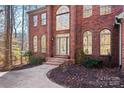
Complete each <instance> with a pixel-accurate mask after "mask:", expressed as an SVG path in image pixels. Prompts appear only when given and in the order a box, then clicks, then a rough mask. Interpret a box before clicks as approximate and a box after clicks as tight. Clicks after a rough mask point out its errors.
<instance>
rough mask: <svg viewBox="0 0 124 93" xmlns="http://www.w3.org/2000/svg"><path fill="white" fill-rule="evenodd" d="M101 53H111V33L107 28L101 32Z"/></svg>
mask: <svg viewBox="0 0 124 93" xmlns="http://www.w3.org/2000/svg"><path fill="white" fill-rule="evenodd" d="M100 54H101V55H109V54H111V33H110V31H109V30H107V29H105V30H103V31H101V33H100Z"/></svg>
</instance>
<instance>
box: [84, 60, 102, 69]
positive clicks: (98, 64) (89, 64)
mask: <svg viewBox="0 0 124 93" xmlns="http://www.w3.org/2000/svg"><path fill="white" fill-rule="evenodd" d="M83 65H84V66H85V67H86V68H102V66H103V64H102V61H99V60H96V59H88V60H85V61H84V62H83Z"/></svg>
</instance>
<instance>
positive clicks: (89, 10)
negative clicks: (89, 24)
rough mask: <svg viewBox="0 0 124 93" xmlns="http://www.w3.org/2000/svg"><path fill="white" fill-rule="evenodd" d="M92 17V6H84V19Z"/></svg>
mask: <svg viewBox="0 0 124 93" xmlns="http://www.w3.org/2000/svg"><path fill="white" fill-rule="evenodd" d="M90 16H92V5H84V6H83V17H84V18H86V17H90Z"/></svg>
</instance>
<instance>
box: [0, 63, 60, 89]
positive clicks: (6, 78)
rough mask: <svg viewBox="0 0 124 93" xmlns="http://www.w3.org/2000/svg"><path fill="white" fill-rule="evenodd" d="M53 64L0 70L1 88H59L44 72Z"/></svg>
mask: <svg viewBox="0 0 124 93" xmlns="http://www.w3.org/2000/svg"><path fill="white" fill-rule="evenodd" d="M55 67H56V66H53V65H45V64H44V65H40V66H36V67H33V68H29V69H24V70H17V71H10V72H0V87H1V88H61V87H62V86H59V85H58V84H55V83H53V82H52V81H50V80H49V79H48V78H47V76H46V73H47V72H48V71H49V70H51V69H53V68H55Z"/></svg>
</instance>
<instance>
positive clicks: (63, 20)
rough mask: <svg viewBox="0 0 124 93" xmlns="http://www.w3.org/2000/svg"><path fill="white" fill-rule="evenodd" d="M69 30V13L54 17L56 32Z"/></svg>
mask: <svg viewBox="0 0 124 93" xmlns="http://www.w3.org/2000/svg"><path fill="white" fill-rule="evenodd" d="M64 29H69V13H67V14H63V15H59V16H57V17H56V30H64Z"/></svg>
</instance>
